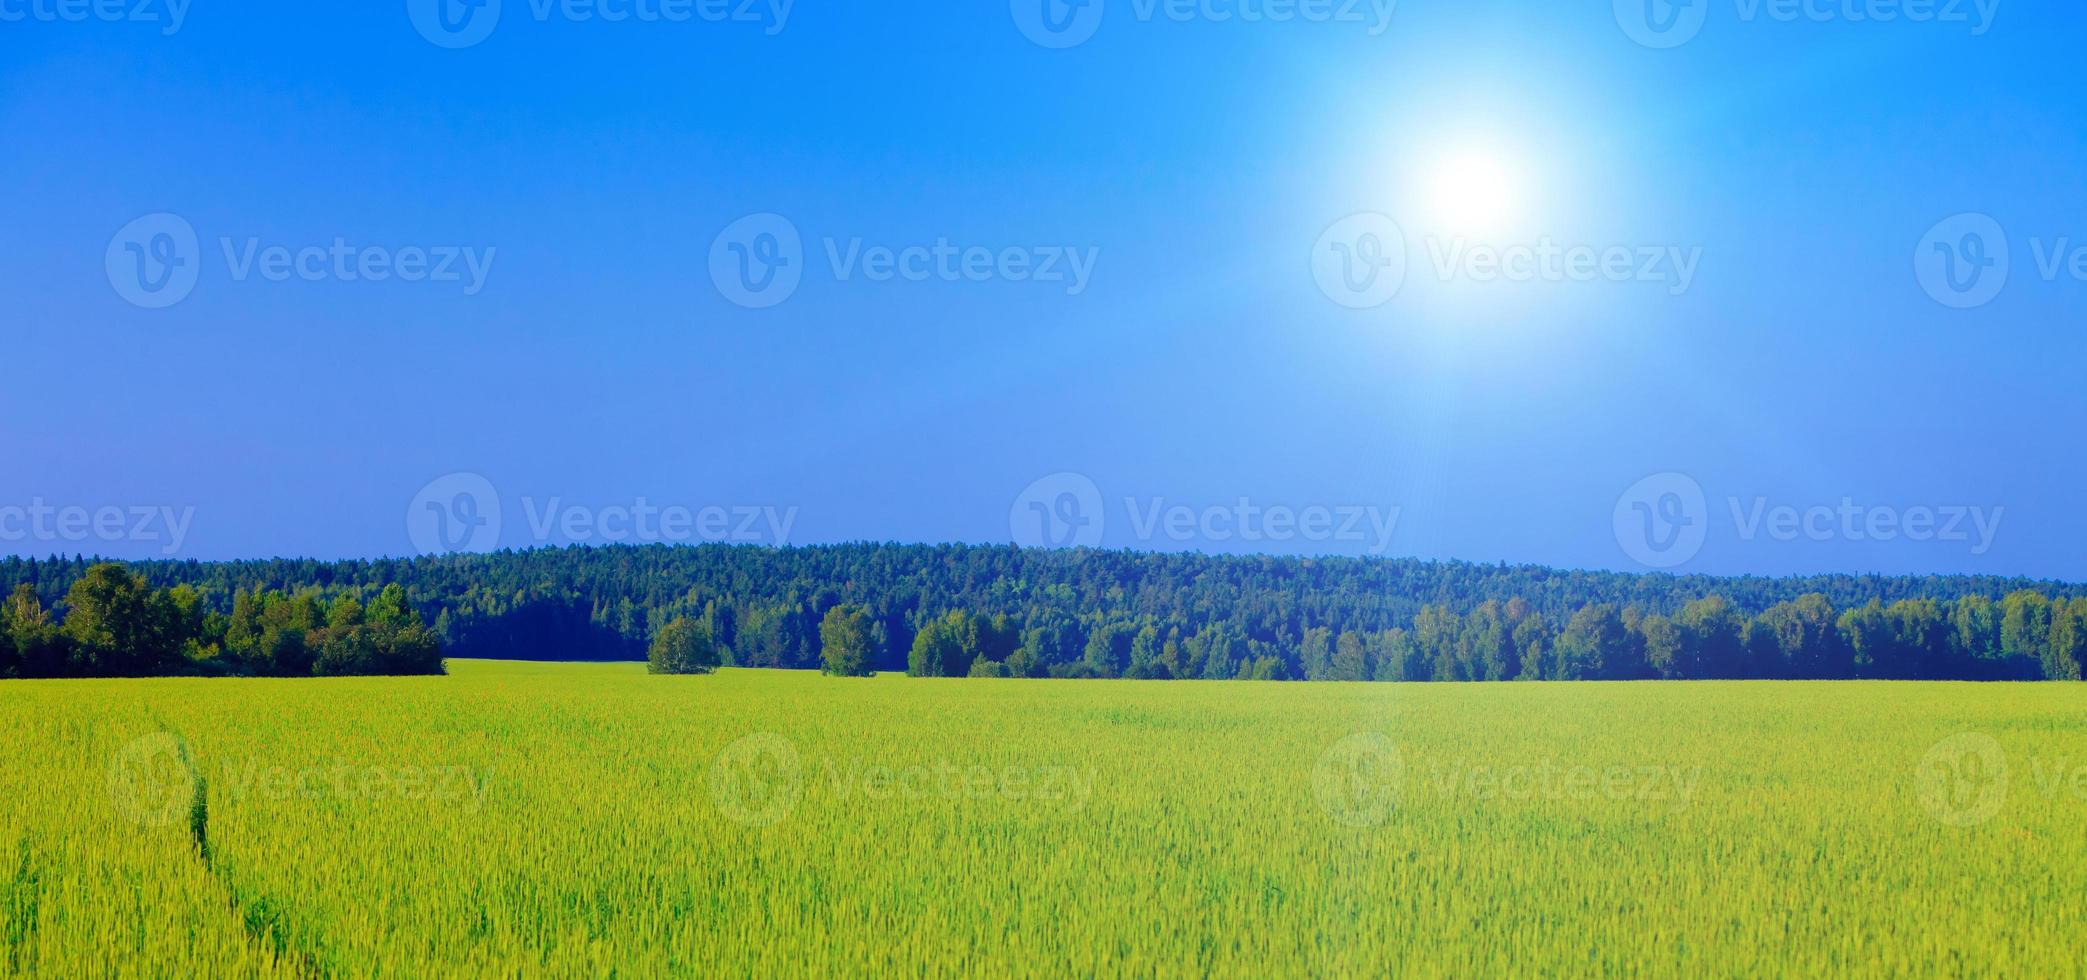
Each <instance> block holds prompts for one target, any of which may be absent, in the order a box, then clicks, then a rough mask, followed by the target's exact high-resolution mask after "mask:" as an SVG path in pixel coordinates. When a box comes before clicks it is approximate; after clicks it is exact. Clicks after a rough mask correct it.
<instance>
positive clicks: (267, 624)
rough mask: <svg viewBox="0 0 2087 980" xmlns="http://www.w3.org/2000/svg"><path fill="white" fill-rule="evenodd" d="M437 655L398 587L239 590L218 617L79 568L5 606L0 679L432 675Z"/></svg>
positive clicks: (201, 604)
mask: <svg viewBox="0 0 2087 980" xmlns="http://www.w3.org/2000/svg"><path fill="white" fill-rule="evenodd" d="M442 672H443V663H442V651H441V647H440V644H439V643H438V641H437V640H436V639H435V634H434V633H433V632H432V631H430V630H429V629H428V625H427V622H426V621H425V620H423V619H421V617H420V614H419V613H418V612H416V611H415V610H414V609H413V607H412V606H411V604H409V603H408V602H407V600H406V591H405V589H404V588H403V587H401V586H399V585H396V584H394V585H389V586H386V587H384V588H382V589H378V590H376V592H375V593H374V594H373V595H372V597H371V601H370V602H369V603H368V605H367V606H365V605H364V603H363V601H362V600H361V599H360V598H358V597H357V595H356V594H355V593H351V592H337V593H336V594H334V595H333V596H332V597H331V598H322V597H321V596H320V595H319V594H318V593H317V592H316V591H315V590H309V589H307V590H300V591H298V592H297V593H296V594H294V595H292V594H289V593H286V592H282V591H275V590H253V591H242V592H239V593H237V594H234V595H232V596H231V599H230V602H229V603H228V604H225V605H224V608H223V609H218V608H214V607H213V606H212V604H211V603H210V602H209V601H206V599H205V593H204V591H203V590H200V589H198V588H196V587H195V586H191V585H186V584H183V585H176V586H173V587H171V588H153V587H152V586H150V585H149V584H147V583H146V581H145V579H144V578H143V577H141V576H139V575H137V574H135V573H133V572H131V571H129V570H128V569H126V568H124V567H123V566H122V565H118V564H113V563H99V564H93V565H89V566H87V567H85V568H83V569H80V571H79V574H78V576H77V577H75V578H73V579H72V580H71V582H70V584H68V585H67V586H66V588H65V591H64V594H63V596H62V597H60V598H59V599H58V600H57V601H56V602H54V603H52V604H51V605H50V606H47V605H46V604H45V601H44V599H43V598H42V597H41V596H40V595H39V594H38V592H37V589H36V587H35V586H34V585H32V584H30V583H28V582H20V583H16V584H15V585H14V588H13V589H12V590H11V594H9V595H8V597H7V600H6V602H5V604H0V677H151V676H165V675H228V676H249V677H299V676H356V675H404V674H439V673H442Z"/></svg>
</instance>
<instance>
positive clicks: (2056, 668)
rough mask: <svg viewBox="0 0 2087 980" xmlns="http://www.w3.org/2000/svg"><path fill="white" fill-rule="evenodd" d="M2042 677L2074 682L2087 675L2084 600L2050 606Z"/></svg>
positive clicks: (2065, 601)
mask: <svg viewBox="0 0 2087 980" xmlns="http://www.w3.org/2000/svg"><path fill="white" fill-rule="evenodd" d="M2043 668H2044V676H2045V677H2047V678H2049V679H2051V680H2054V681H2076V680H2080V679H2081V677H2082V675H2083V674H2087V599H2064V600H2057V601H2053V602H2052V603H2051V638H2050V641H2049V642H2048V643H2047V644H2045V646H2044V658H2043Z"/></svg>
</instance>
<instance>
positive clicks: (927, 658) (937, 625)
mask: <svg viewBox="0 0 2087 980" xmlns="http://www.w3.org/2000/svg"><path fill="white" fill-rule="evenodd" d="M973 636H975V633H974V631H973V630H972V627H971V617H970V616H969V615H967V614H966V613H964V612H963V611H962V610H955V611H952V612H950V613H948V614H947V615H944V616H943V617H941V618H940V619H935V620H931V621H930V622H929V623H928V624H927V625H925V626H923V627H921V629H920V632H919V633H916V634H914V636H913V649H912V651H911V652H909V653H908V654H907V656H906V673H908V674H911V675H913V676H915V677H963V676H965V675H966V674H969V673H970V672H971V663H972V661H973V660H976V659H977V655H976V654H975V653H972V652H971V651H970V650H969V645H970V644H969V641H970V639H971V638H972V637H973Z"/></svg>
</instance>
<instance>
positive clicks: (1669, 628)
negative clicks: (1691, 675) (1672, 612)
mask: <svg viewBox="0 0 2087 980" xmlns="http://www.w3.org/2000/svg"><path fill="white" fill-rule="evenodd" d="M1638 635H1639V636H1640V637H1642V638H1643V642H1644V647H1645V666H1646V667H1647V669H1649V670H1651V671H1652V672H1653V673H1655V674H1658V675H1659V676H1661V677H1664V678H1667V679H1669V680H1672V679H1674V678H1678V677H1680V676H1682V674H1681V629H1680V627H1677V626H1675V625H1674V621H1673V620H1671V619H1668V618H1667V617H1665V616H1661V615H1658V614H1654V615H1651V616H1647V617H1645V618H1644V619H1641V620H1638Z"/></svg>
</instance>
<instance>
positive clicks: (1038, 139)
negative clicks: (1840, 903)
mask: <svg viewBox="0 0 2087 980" xmlns="http://www.w3.org/2000/svg"><path fill="white" fill-rule="evenodd" d="M440 4H441V5H438V0H425V2H421V0H414V2H406V3H401V2H384V3H376V4H347V3H322V4H257V3H214V2H212V0H193V2H189V0H145V2H144V3H143V4H142V5H139V4H138V3H137V2H136V0H126V3H124V4H120V5H115V6H93V5H91V4H84V3H78V4H76V3H75V2H74V0H0V129H4V131H5V132H6V133H7V134H8V137H9V138H8V139H7V141H6V148H5V149H4V150H0V159H4V160H5V163H6V175H7V180H6V185H5V189H4V190H0V252H4V254H5V255H6V256H8V258H9V261H7V262H6V263H5V264H4V267H0V290H4V293H5V295H6V296H7V297H8V298H9V300H10V302H9V303H8V312H7V314H6V316H5V317H4V320H0V322H4V324H5V326H4V329H5V332H6V338H5V345H4V348H0V349H4V351H5V353H4V354H0V414H4V416H5V418H6V420H7V424H6V425H5V426H0V458H4V459H5V460H6V465H5V466H4V467H0V553H11V554H22V555H43V554H50V553H53V552H63V553H67V554H70V553H75V552H82V553H89V554H95V553H99V554H107V555H112V556H119V557H136V558H144V557H158V556H161V555H169V554H170V555H172V556H174V557H184V558H187V557H193V558H202V559H214V558H236V557H271V556H278V555H283V556H315V557H322V558H343V557H364V556H380V555H399V554H413V553H418V552H422V551H427V550H434V549H440V548H448V547H471V548H482V547H492V546H504V547H526V546H531V545H535V544H565V543H572V542H589V543H601V542H608V541H625V540H667V541H703V540H746V541H759V542H765V543H773V542H775V541H778V540H781V541H785V542H787V543H792V544H806V543H818V542H829V541H841V540H861V539H875V540H900V541H929V542H939V541H970V542H1006V541H1009V540H1016V541H1020V542H1022V543H1025V544H1040V543H1049V544H1062V543H1098V544H1101V545H1104V546H1108V547H1129V548H1151V549H1197V550H1205V551H1213V552H1276V553H1286V554H1372V553H1381V554H1388V555H1405V556H1421V557H1429V558H1462V559H1470V560H1478V561H1503V560H1504V561H1509V562H1534V563H1543V564H1550V565H1560V566H1571V567H1600V568H1616V569H1625V570H1643V569H1646V568H1655V567H1656V568H1672V569H1674V570H1676V571H1684V572H1689V571H1694V572H1709V573H1719V574H1742V573H1751V574H1766V575H1781V574H1790V573H1803V572H1823V571H1848V572H1870V571H1879V572H1891V573H1904V572H1913V573H1921V572H1990V573H1999V574H2022V575H2031V576H2045V577H2057V578H2069V579H2082V578H2087V549H2083V548H2082V543H2083V541H2087V514H2083V502H2087V489H2083V488H2087V459H2083V454H2082V452H2081V445H2082V441H2083V440H2082V433H2083V432H2087V391H2083V383H2082V382H2083V379H2087V317H2083V311H2087V85H2083V84H2082V74H2083V69H2082V68H2081V65H2082V64H2083V61H2082V59H2081V57H2080V52H2081V51H2082V50H2087V43H2083V42H2087V17H2083V16H2082V15H2081V14H2080V12H2079V11H2078V10H2076V9H2074V8H2072V7H2069V6H2065V5H2050V4H2044V5H2032V4H2021V5H2012V4H2006V3H2000V4H1997V5H1995V4H1992V3H1991V2H1990V0H1989V2H1988V3H1987V4H1986V5H1984V6H1981V5H1979V4H1974V3H1971V2H1968V0H1967V2H1964V3H1960V4H1959V3H1953V2H1951V0H1937V2H1936V3H1934V4H1932V5H1925V4H1922V3H1919V2H1908V3H1889V4H1887V3H1882V2H1878V3H1870V2H1863V0H1847V2H1842V0H1833V2H1826V0H1813V2H1811V3H1809V4H1802V5H1798V4H1789V3H1776V2H1772V0H1762V2H1760V3H1756V2H1754V0H1696V2H1695V3H1693V4H1681V5H1673V6H1670V5H1668V4H1666V3H1665V2H1664V0H1618V2H1617V3H1615V4H1609V3H1592V2H1590V3H1580V4H1550V3H1492V2H1470V0H1459V2H1443V0H1402V2H1399V3H1397V4H1396V5H1395V6H1391V5H1387V4H1384V3H1382V2H1381V0H1380V2H1379V3H1376V4H1372V3H1370V2H1360V3H1355V4H1349V3H1347V0H1331V2H1327V3H1313V2H1300V3H1285V2H1282V0H1246V2H1244V3H1243V4H1240V3H1234V2H1233V0H1207V2H1200V3H1194V4H1187V3H1173V4H1169V3H1163V2H1156V0H1155V2H1146V0H1091V2H1090V3H1088V4H1086V5H1084V6H1067V5H1066V4H1065V3H1064V0H1014V2H1013V3H1011V4H1010V3H1007V2H997V0H996V2H988V3H984V4H971V5H922V6H918V7H915V6H912V5H896V6H894V5H866V4H833V3H822V2H818V0H800V2H795V3H787V4H785V3H770V2H768V0H758V2H751V3H749V2H745V0H731V2H729V3H715V2H704V3H694V2H691V3H685V4H676V3H675V2H673V0H665V2H662V0H599V2H595V3H585V4H583V3H580V2H578V0H573V2H569V3H563V4H553V3H550V2H549V0H504V3H494V4H491V5H489V6H479V7H470V6H465V5H463V4H461V3H457V2H456V0H440ZM1046 4H1048V6H1046ZM97 11H104V12H111V13H113V12H116V11H121V12H122V14H121V16H115V17H112V19H102V18H101V17H100V15H99V14H98V13H96V12H97ZM133 12H135V13H137V14H139V15H141V16H156V17H157V19H156V20H150V21H148V20H142V19H137V18H135V17H133V16H132V14H133ZM1284 14H1287V15H1288V16H1287V17H1284V16H1283V15H1284ZM1886 14H1889V15H1890V16H1888V17H1886V16H1884V15H1886ZM1661 27H1665V28H1667V30H1666V31H1665V32H1664V33H1662V32H1661V31H1660V28H1661ZM1061 28H1062V30H1061ZM373 280H374V281H373ZM111 515H115V516H114V517H112V516H111Z"/></svg>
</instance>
